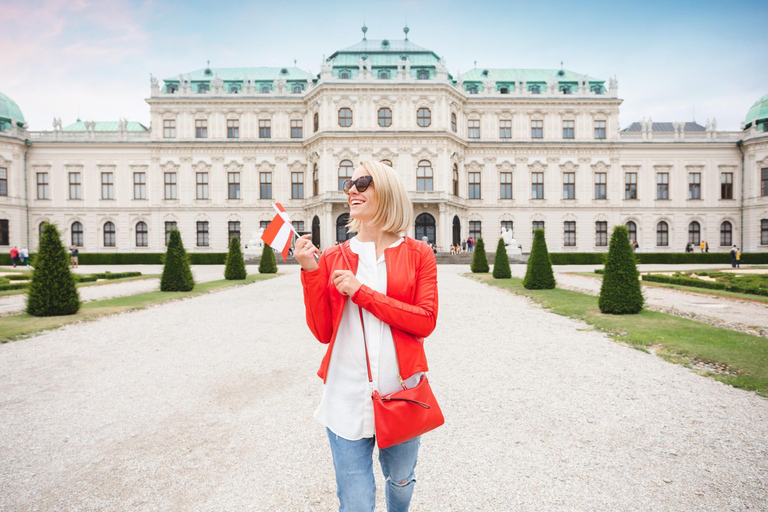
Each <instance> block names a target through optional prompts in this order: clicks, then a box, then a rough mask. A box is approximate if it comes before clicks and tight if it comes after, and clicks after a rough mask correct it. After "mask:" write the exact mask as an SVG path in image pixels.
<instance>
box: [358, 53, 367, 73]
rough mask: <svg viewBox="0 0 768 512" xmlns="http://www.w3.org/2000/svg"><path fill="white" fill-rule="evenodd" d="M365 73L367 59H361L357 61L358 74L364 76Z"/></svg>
mask: <svg viewBox="0 0 768 512" xmlns="http://www.w3.org/2000/svg"><path fill="white" fill-rule="evenodd" d="M364 71H365V59H363V58H362V57H360V58H358V59H357V72H358V73H359V74H361V75H362V74H363V72H364Z"/></svg>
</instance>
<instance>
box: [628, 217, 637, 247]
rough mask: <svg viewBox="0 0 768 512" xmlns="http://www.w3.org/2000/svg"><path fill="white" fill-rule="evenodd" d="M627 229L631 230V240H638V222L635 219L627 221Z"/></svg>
mask: <svg viewBox="0 0 768 512" xmlns="http://www.w3.org/2000/svg"><path fill="white" fill-rule="evenodd" d="M627 231H628V232H629V241H630V242H637V224H635V223H634V222H633V221H629V222H627Z"/></svg>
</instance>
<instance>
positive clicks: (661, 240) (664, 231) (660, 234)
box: [656, 221, 669, 247]
mask: <svg viewBox="0 0 768 512" xmlns="http://www.w3.org/2000/svg"><path fill="white" fill-rule="evenodd" d="M656 245H657V246H659V247H667V246H668V245H669V224H667V223H666V222H664V221H661V222H659V223H658V224H657V225H656Z"/></svg>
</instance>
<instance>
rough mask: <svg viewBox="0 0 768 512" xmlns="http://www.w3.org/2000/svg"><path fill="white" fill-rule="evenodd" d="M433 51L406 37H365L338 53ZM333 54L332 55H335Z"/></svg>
mask: <svg viewBox="0 0 768 512" xmlns="http://www.w3.org/2000/svg"><path fill="white" fill-rule="evenodd" d="M375 52H385V53H432V51H431V50H427V49H426V48H422V47H421V46H419V45H416V44H413V43H412V42H410V41H408V40H406V39H363V40H362V41H360V42H359V43H357V44H353V45H352V46H349V47H347V48H344V49H342V50H339V51H337V52H336V53H334V54H333V55H336V54H337V53H375ZM333 55H331V57H333Z"/></svg>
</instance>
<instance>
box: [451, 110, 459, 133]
mask: <svg viewBox="0 0 768 512" xmlns="http://www.w3.org/2000/svg"><path fill="white" fill-rule="evenodd" d="M457 130H458V126H457V125H456V113H455V112H451V131H452V132H453V133H456V131H457Z"/></svg>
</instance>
